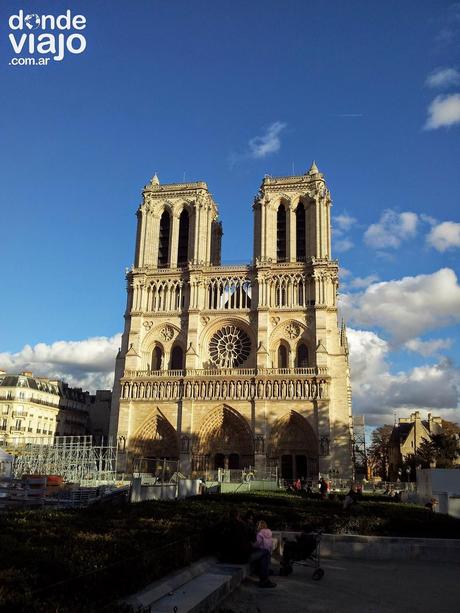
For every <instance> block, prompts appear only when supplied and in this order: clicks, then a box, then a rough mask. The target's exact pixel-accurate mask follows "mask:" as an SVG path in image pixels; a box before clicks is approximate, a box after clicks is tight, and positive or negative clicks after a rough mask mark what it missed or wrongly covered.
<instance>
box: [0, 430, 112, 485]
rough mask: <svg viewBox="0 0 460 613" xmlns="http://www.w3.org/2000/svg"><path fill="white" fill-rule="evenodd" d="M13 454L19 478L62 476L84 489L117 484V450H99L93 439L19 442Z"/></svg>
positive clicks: (61, 437)
mask: <svg viewBox="0 0 460 613" xmlns="http://www.w3.org/2000/svg"><path fill="white" fill-rule="evenodd" d="M11 453H12V455H13V456H14V462H13V476H14V477H15V478H21V477H22V475H24V474H33V475H60V476H61V477H63V479H64V481H67V482H71V483H78V484H80V485H99V484H102V483H113V482H115V481H116V476H117V447H116V446H102V445H99V446H95V445H93V437H92V436H56V437H54V439H52V440H50V438H49V437H45V438H42V437H36V438H35V439H34V438H32V437H28V438H27V439H26V440H25V441H24V442H20V441H18V442H17V443H16V445H14V447H13V448H11Z"/></svg>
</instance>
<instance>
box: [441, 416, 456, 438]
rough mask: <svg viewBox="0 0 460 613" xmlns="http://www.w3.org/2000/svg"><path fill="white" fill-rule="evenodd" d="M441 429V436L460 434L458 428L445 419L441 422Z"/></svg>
mask: <svg viewBox="0 0 460 613" xmlns="http://www.w3.org/2000/svg"><path fill="white" fill-rule="evenodd" d="M441 428H442V433H443V434H460V426H459V425H458V424H456V423H455V422H453V421H449V420H447V419H442V420H441Z"/></svg>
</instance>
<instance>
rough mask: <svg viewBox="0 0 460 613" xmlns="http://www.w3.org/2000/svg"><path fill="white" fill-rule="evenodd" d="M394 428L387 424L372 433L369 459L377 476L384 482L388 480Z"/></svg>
mask: <svg viewBox="0 0 460 613" xmlns="http://www.w3.org/2000/svg"><path fill="white" fill-rule="evenodd" d="M392 432H393V426H390V425H389V424H385V425H384V426H380V427H379V428H376V429H375V430H374V431H373V432H372V442H371V445H370V447H369V452H368V459H369V462H370V464H371V466H372V468H373V471H374V473H375V474H377V475H378V476H379V477H381V478H382V479H383V480H384V481H386V480H387V479H388V465H389V448H390V436H391V433H392Z"/></svg>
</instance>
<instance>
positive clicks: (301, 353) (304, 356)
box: [296, 343, 308, 368]
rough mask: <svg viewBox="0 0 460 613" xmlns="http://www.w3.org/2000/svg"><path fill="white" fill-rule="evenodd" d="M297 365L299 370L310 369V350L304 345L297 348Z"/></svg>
mask: <svg viewBox="0 0 460 613" xmlns="http://www.w3.org/2000/svg"><path fill="white" fill-rule="evenodd" d="M296 362H297V364H296V366H297V367H298V368H307V367H308V348H307V347H306V345H304V344H303V343H302V344H300V345H299V346H298V347H297V360H296Z"/></svg>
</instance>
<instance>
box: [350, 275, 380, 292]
mask: <svg viewBox="0 0 460 613" xmlns="http://www.w3.org/2000/svg"><path fill="white" fill-rule="evenodd" d="M378 280H379V277H378V275H368V276H367V277H355V278H354V279H353V280H352V281H351V283H350V285H351V287H354V288H355V289H364V288H365V287H369V285H372V283H375V282H376V281H378Z"/></svg>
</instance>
